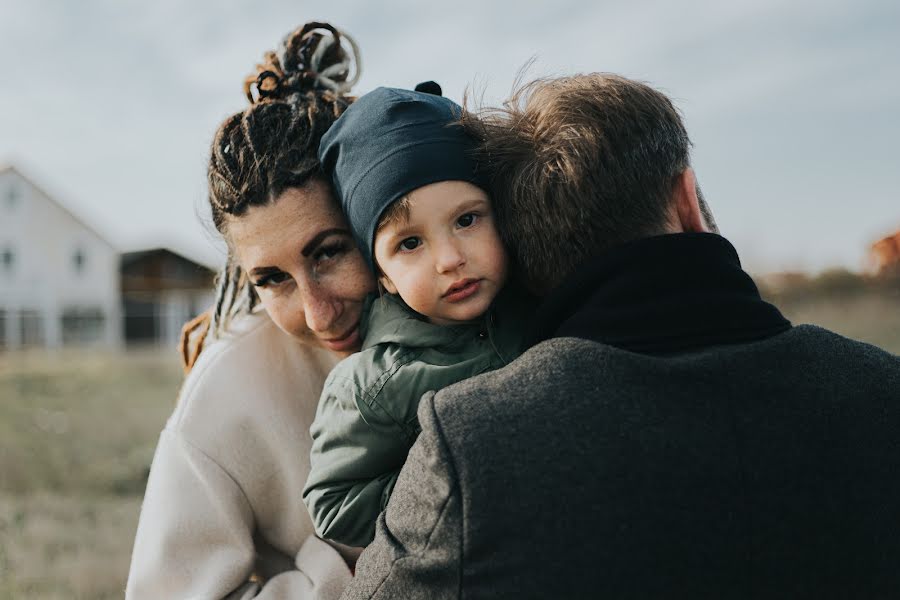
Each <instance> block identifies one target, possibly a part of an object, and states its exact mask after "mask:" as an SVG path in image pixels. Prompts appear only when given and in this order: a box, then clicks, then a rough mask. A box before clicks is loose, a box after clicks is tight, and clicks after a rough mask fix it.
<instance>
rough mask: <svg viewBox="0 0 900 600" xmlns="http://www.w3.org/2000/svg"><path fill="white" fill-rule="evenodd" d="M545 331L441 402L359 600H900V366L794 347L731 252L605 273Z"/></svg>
mask: <svg viewBox="0 0 900 600" xmlns="http://www.w3.org/2000/svg"><path fill="white" fill-rule="evenodd" d="M713 238H715V239H713ZM672 261H679V264H690V265H691V266H692V267H694V268H696V269H699V270H700V271H701V272H702V273H704V274H705V276H704V277H693V276H690V275H686V272H685V270H684V269H679V268H676V266H677V265H673V264H672ZM680 261H683V262H680ZM636 274H637V275H636ZM701 288H702V289H703V290H705V291H704V293H703V294H697V293H696V291H697V289H701ZM710 298H711V299H713V301H712V302H707V299H710ZM618 302H621V304H617V303H618ZM673 307H677V312H679V313H680V315H679V316H680V318H677V319H673V318H672V317H673V314H672V310H674V309H673ZM545 309H546V310H545ZM610 313H612V314H614V315H615V318H607V317H608V315H609V314H610ZM536 321H537V323H536V324H537V325H538V329H539V330H543V331H544V332H545V333H544V334H543V337H544V338H546V339H544V340H543V341H539V343H537V344H536V345H534V346H533V347H532V348H531V349H530V350H528V351H527V352H526V353H525V354H523V355H522V356H521V357H520V358H519V359H517V360H516V361H514V362H513V363H511V364H510V365H508V366H507V367H505V368H503V369H500V370H498V371H494V372H492V373H488V374H484V375H480V376H478V377H475V378H472V379H469V380H467V381H464V382H461V383H459V384H456V385H454V386H451V387H449V388H446V389H444V390H442V391H440V392H438V393H436V394H429V395H427V396H426V397H424V398H423V399H422V401H421V403H420V406H419V413H418V414H419V421H420V424H421V427H422V433H421V435H420V437H419V439H418V441H417V442H416V444H415V445H414V446H413V448H412V450H411V451H410V454H409V458H408V460H407V463H406V465H405V466H404V468H403V470H402V471H401V473H400V476H399V479H398V481H397V484H396V487H395V488H394V493H393V496H392V497H391V500H390V502H389V503H388V506H387V508H386V510H385V512H384V513H382V515H381V516H380V517H379V520H378V524H377V529H376V535H375V540H374V542H373V543H372V544H371V545H370V546H369V547H368V548H367V549H366V550H365V552H363V554H362V556H361V557H360V560H359V562H358V564H357V568H356V576H355V578H354V581H353V582H352V583H351V586H350V587H349V588H348V590H347V591H346V592H345V594H344V596H343V597H344V598H429V599H441V598H466V599H475V598H832V597H834V598H839V597H842V598H892V597H900V568H898V564H900V535H897V534H898V525H897V514H898V511H900V477H898V473H900V443H898V439H900V438H898V432H900V359H898V357H896V356H893V355H891V354H889V353H887V352H884V351H881V350H879V349H877V348H875V347H873V346H869V345H867V344H863V343H860V342H856V341H853V340H849V339H846V338H843V337H841V336H839V335H836V334H834V333H831V332H829V331H826V330H824V329H821V328H818V327H815V326H810V325H802V326H797V327H791V326H790V324H788V323H787V322H786V321H784V319H783V318H782V317H781V316H780V313H778V311H777V310H776V309H774V307H771V305H768V304H766V303H764V302H763V301H762V300H760V299H759V297H758V294H757V293H756V289H755V286H753V284H752V281H751V280H750V279H749V277H747V276H746V274H743V272H742V271H741V270H740V266H739V262H738V261H737V255H736V254H734V251H733V249H732V248H731V246H730V245H729V244H728V243H727V242H726V241H724V239H722V238H719V237H718V236H710V237H705V238H695V237H691V236H686V237H674V239H668V240H664V241H660V240H657V239H654V240H649V241H646V242H642V243H638V244H637V245H636V246H635V245H632V246H629V247H628V248H624V249H623V250H622V251H621V252H619V253H613V254H612V255H611V256H608V257H604V259H603V260H600V261H598V262H597V264H595V265H591V266H589V267H588V268H586V269H584V270H582V271H581V273H580V275H579V280H578V281H577V282H575V283H574V284H573V285H567V286H565V287H564V288H563V289H561V290H560V293H559V294H556V295H555V296H553V297H550V298H548V299H547V301H546V302H545V304H544V306H542V308H541V309H540V310H539V313H538V318H537V319H536ZM667 323H668V324H669V325H667ZM560 333H563V334H565V335H562V336H558V335H557V334H560ZM613 342H614V343H613Z"/></svg>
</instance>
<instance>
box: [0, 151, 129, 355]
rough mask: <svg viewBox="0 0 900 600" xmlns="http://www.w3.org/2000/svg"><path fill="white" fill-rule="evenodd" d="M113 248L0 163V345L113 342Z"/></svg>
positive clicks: (117, 334) (116, 298) (117, 321)
mask: <svg viewBox="0 0 900 600" xmlns="http://www.w3.org/2000/svg"><path fill="white" fill-rule="evenodd" d="M120 306H121V296H120V292H119V253H118V252H117V250H116V249H115V248H114V247H113V246H112V244H110V243H109V242H108V241H107V240H105V239H104V238H103V236H101V235H100V234H99V233H97V232H96V231H94V230H93V229H92V228H91V227H90V226H88V225H87V224H85V223H84V222H83V221H81V220H80V219H79V218H78V217H76V216H75V215H73V214H72V213H71V212H69V211H68V210H67V209H66V208H64V207H63V206H62V205H60V204H58V203H57V202H56V201H55V200H53V199H52V198H51V197H50V196H49V195H47V194H46V193H45V192H44V191H43V190H41V189H40V188H39V187H38V186H37V185H35V183H33V182H32V181H30V180H29V179H28V178H26V177H25V176H24V175H22V173H20V172H19V171H18V170H16V169H15V168H14V167H0V349H17V348H23V347H30V346H44V347H50V348H56V347H59V346H64V345H97V346H107V347H110V346H112V347H114V346H117V345H119V344H120V343H121V340H122V332H121V327H122V315H121V310H120Z"/></svg>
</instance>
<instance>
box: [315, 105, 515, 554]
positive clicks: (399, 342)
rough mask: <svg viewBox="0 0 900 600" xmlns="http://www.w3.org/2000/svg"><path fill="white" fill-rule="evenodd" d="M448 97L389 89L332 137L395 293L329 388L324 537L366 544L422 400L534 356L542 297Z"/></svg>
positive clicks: (370, 305)
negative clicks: (531, 333)
mask: <svg viewBox="0 0 900 600" xmlns="http://www.w3.org/2000/svg"><path fill="white" fill-rule="evenodd" d="M460 111H461V109H460V107H459V106H457V105H456V104H454V103H453V102H451V101H450V100H447V99H446V98H442V97H441V96H437V95H431V94H425V93H421V92H410V91H406V90H399V89H389V88H379V89H377V90H375V91H373V92H371V93H369V94H367V95H365V96H363V97H361V98H360V99H359V100H357V101H356V102H355V103H354V104H352V105H351V106H350V108H348V109H347V111H346V112H345V113H344V114H343V115H342V116H341V117H340V119H338V121H337V122H336V123H335V124H334V125H333V126H332V127H331V129H330V130H329V131H328V133H327V134H326V135H325V136H324V137H323V138H322V144H321V146H320V149H319V159H320V161H321V163H322V166H323V168H324V170H325V172H326V173H327V174H328V175H329V176H330V177H331V178H332V180H333V183H334V190H335V194H336V196H337V197H338V198H339V199H340V201H341V205H342V207H343V210H344V213H345V214H346V216H347V220H348V222H349V224H350V228H351V229H352V231H353V234H354V236H355V237H356V239H357V242H358V244H359V246H360V249H361V251H362V253H363V255H364V256H365V257H366V259H367V260H368V262H369V265H370V266H371V268H372V269H373V271H374V272H375V274H376V276H377V277H378V281H379V283H380V285H381V286H382V287H383V289H384V290H385V291H386V292H387V294H385V295H384V296H383V297H381V298H377V297H373V298H370V299H369V301H368V302H367V310H366V311H364V312H363V317H362V321H361V323H360V335H361V336H362V338H363V344H362V350H361V351H360V352H359V353H357V354H354V355H352V356H350V357H349V358H347V359H346V360H344V361H342V362H341V363H339V364H338V365H337V366H336V367H335V369H334V370H333V371H332V372H331V374H330V375H329V377H328V380H327V381H326V382H325V389H324V390H323V392H322V397H321V399H320V401H319V406H318V411H317V413H316V419H315V422H314V423H313V425H312V427H311V433H312V437H313V446H312V453H311V456H310V462H311V472H310V475H309V479H308V481H307V484H306V488H305V489H304V491H303V499H304V501H305V502H306V505H307V507H308V508H309V512H310V514H311V515H312V519H313V522H314V523H315V526H316V531H317V533H318V534H319V535H320V536H322V537H323V538H327V539H331V540H334V541H337V542H341V543H343V544H347V545H351V546H365V545H367V544H368V543H369V542H370V541H372V538H373V536H374V531H375V521H376V518H377V516H378V514H379V513H380V512H381V511H382V510H383V509H384V507H385V505H386V504H387V501H388V498H389V497H390V494H391V491H392V489H393V486H394V482H395V481H396V479H397V474H398V473H399V471H400V468H401V467H402V466H403V463H404V462H405V460H406V455H407V453H408V451H409V449H410V447H411V446H412V444H413V442H414V441H415V439H416V437H417V436H418V434H419V424H418V419H417V417H416V409H417V407H418V403H419V399H420V398H421V397H422V394H424V393H425V392H428V391H431V390H435V391H436V390H439V389H441V388H443V387H446V386H448V385H451V384H453V383H456V382H458V381H461V380H463V379H466V378H469V377H472V376H474V375H478V374H479V373H484V372H486V371H490V370H492V369H497V368H499V367H502V366H504V365H505V364H507V363H508V362H509V361H511V360H512V359H514V358H516V357H517V356H518V354H519V353H520V352H521V347H520V346H521V343H522V330H523V329H524V327H523V325H524V323H525V320H526V319H527V311H528V306H529V302H528V300H527V295H526V294H525V293H524V292H523V291H521V290H520V289H519V288H515V289H513V286H507V288H506V289H504V285H505V284H506V280H507V257H506V252H505V250H504V248H503V245H502V244H501V242H500V237H499V235H498V233H497V229H496V227H495V223H494V218H493V214H492V211H491V202H490V199H489V198H488V195H487V194H486V193H485V191H484V190H483V189H482V187H480V183H479V179H478V177H477V173H476V168H475V163H474V161H473V159H472V157H471V151H472V149H473V147H474V141H473V140H471V139H470V138H468V137H467V136H466V135H465V134H464V133H463V130H462V128H461V127H460V126H459V125H457V124H456V123H455V122H456V121H457V119H458V118H459V114H460Z"/></svg>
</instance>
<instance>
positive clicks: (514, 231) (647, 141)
mask: <svg viewBox="0 0 900 600" xmlns="http://www.w3.org/2000/svg"><path fill="white" fill-rule="evenodd" d="M463 123H464V125H465V126H466V128H467V130H468V131H469V133H470V135H473V136H474V137H476V139H478V140H479V142H480V146H479V159H480V161H481V165H480V166H481V167H482V168H483V169H484V170H485V172H486V173H487V175H488V178H489V181H490V187H491V194H492V197H493V199H494V207H495V210H496V212H497V220H498V226H499V228H500V232H501V236H502V237H503V241H504V242H505V243H506V245H507V247H508V248H509V250H510V253H511V255H512V257H513V258H514V260H515V262H516V263H517V268H518V270H519V272H520V275H521V276H522V277H523V278H524V279H525V281H526V282H527V283H528V284H529V286H530V287H532V288H534V289H536V290H547V289H550V288H552V287H555V286H556V285H558V284H559V283H560V282H561V281H562V280H563V279H564V278H565V277H566V276H567V275H569V274H570V273H572V272H574V270H575V269H576V268H577V267H578V266H579V265H580V264H581V263H583V262H584V261H586V260H588V259H590V258H591V257H593V256H595V255H596V254H598V253H600V252H602V251H604V250H605V249H607V248H609V247H610V246H613V245H615V244H619V243H622V242H625V241H629V240H633V239H638V238H641V237H646V236H649V235H654V234H656V233H659V232H661V231H662V230H663V228H664V226H665V223H666V222H667V219H668V218H669V201H670V199H671V193H672V186H673V184H674V182H675V179H676V177H677V176H678V175H680V174H681V173H682V172H683V171H684V170H685V169H686V168H687V167H688V166H689V162H690V157H689V155H690V145H691V142H690V140H689V139H688V135H687V131H686V130H685V128H684V124H683V123H682V121H681V117H680V116H679V114H678V111H677V110H676V109H675V107H674V106H673V104H672V102H671V101H670V100H669V99H668V98H667V97H666V96H665V95H664V94H662V93H660V92H658V91H656V90H654V89H653V88H651V87H650V86H648V85H646V84H643V83H640V82H637V81H632V80H629V79H626V78H624V77H621V76H618V75H613V74H608V73H593V74H589V75H576V76H572V77H561V78H549V79H538V80H536V81H532V82H531V83H528V84H525V85H523V86H520V87H519V89H518V90H517V91H516V92H515V93H514V94H513V96H512V98H511V99H510V100H509V101H507V102H506V103H505V104H504V107H503V108H501V109H483V110H479V111H474V112H470V111H468V110H466V112H465V113H464V116H463Z"/></svg>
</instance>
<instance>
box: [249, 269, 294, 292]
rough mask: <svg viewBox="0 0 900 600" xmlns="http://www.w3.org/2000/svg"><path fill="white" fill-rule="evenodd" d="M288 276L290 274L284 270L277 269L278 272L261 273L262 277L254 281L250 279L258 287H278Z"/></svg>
mask: <svg viewBox="0 0 900 600" xmlns="http://www.w3.org/2000/svg"><path fill="white" fill-rule="evenodd" d="M290 277H291V276H290V275H288V274H287V273H285V272H284V271H279V272H278V273H270V274H268V275H263V276H262V277H260V278H259V279H257V280H256V281H252V282H251V283H252V284H253V286H254V287H258V288H269V287H278V286H279V285H281V284H282V283H284V282H286V281H287V280H288V279H290Z"/></svg>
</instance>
